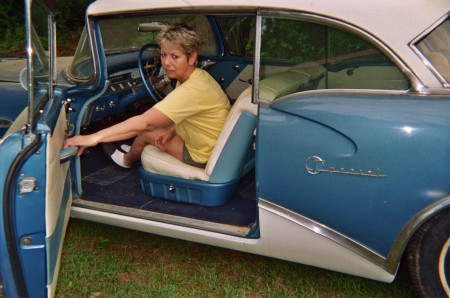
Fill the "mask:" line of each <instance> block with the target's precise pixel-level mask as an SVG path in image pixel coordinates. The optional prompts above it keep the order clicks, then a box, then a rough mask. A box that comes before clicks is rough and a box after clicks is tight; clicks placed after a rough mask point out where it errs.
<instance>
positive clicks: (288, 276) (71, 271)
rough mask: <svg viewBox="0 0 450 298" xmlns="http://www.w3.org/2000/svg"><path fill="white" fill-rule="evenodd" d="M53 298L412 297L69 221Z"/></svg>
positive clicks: (399, 287) (403, 288)
mask: <svg viewBox="0 0 450 298" xmlns="http://www.w3.org/2000/svg"><path fill="white" fill-rule="evenodd" d="M56 294H57V297H364V298H366V297H383V298H384V297H408V298H410V297H414V292H413V291H412V289H411V287H410V285H409V284H408V280H407V278H406V274H404V273H401V274H400V276H399V278H398V279H397V280H396V281H395V282H394V283H393V284H384V283H380V282H376V281H372V280H367V279H363V278H358V277H354V276H349V275H345V274H340V273H336V272H331V271H327V270H322V269H318V268H313V267H310V266H305V265H300V264H295V263H291V262H286V261H280V260H276V259H272V258H267V257H262V256H257V255H252V254H247V253H242V252H237V251H233V250H227V249H222V248H217V247H213V246H207V245H202V244H197V243H193V242H188V241H182V240H177V239H171V238H167V237H161V236H157V235H151V234H146V233H141V232H136V231H131V230H126V229H121V228H116V227H111V226H106V225H101V224H96V223H91V222H87V221H81V220H76V219H71V221H70V223H69V228H68V231H67V236H66V240H65V244H64V251H63V257H62V265H61V272H60V275H59V280H58V288H57V293H56Z"/></svg>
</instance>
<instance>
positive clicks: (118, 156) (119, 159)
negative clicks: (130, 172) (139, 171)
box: [111, 150, 130, 169]
mask: <svg viewBox="0 0 450 298" xmlns="http://www.w3.org/2000/svg"><path fill="white" fill-rule="evenodd" d="M124 156H125V154H124V153H122V152H120V151H119V150H116V151H114V153H113V154H112V155H111V159H112V160H113V161H114V162H115V163H116V164H117V165H119V166H121V167H122V168H127V169H128V168H130V167H129V166H126V165H125V164H124V163H123V158H124Z"/></svg>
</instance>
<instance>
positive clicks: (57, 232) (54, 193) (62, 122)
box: [45, 108, 72, 287]
mask: <svg viewBox="0 0 450 298" xmlns="http://www.w3.org/2000/svg"><path fill="white" fill-rule="evenodd" d="M66 126H67V117H66V112H65V109H64V108H63V109H62V110H61V112H60V115H59V117H58V121H57V123H56V127H55V129H54V131H53V134H51V135H49V136H48V143H47V157H46V164H47V179H46V184H47V185H46V195H45V198H46V203H45V207H46V210H45V223H46V244H47V247H49V248H52V249H51V250H49V251H48V253H47V268H48V270H47V274H48V275H47V283H48V284H49V285H53V287H54V286H56V282H54V278H55V274H57V271H58V266H59V265H58V264H59V262H60V257H61V247H62V242H63V239H64V233H65V229H66V226H67V223H68V220H69V213H70V206H71V202H72V193H71V187H70V186H71V180H70V175H69V170H68V169H69V165H70V163H69V162H64V163H62V162H61V159H60V152H61V149H62V147H63V144H64V138H65V134H66V129H67V127H66Z"/></svg>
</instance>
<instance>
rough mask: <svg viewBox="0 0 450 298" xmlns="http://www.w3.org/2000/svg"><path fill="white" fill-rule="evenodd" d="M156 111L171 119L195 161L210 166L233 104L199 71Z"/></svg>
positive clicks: (202, 71) (159, 105) (176, 89)
mask: <svg viewBox="0 0 450 298" xmlns="http://www.w3.org/2000/svg"><path fill="white" fill-rule="evenodd" d="M155 108H156V109H158V110H159V111H160V112H162V113H163V114H164V115H166V116H167V117H169V118H170V119H171V120H172V121H173V122H174V123H175V128H176V132H177V134H178V135H179V136H180V137H181V138H182V139H183V140H184V143H185V144H186V148H187V149H188V151H189V154H190V155H191V157H192V159H193V160H194V161H196V162H199V163H206V162H207V161H208V159H209V156H210V155H211V152H212V150H213V148H214V145H215V143H216V140H217V138H218V137H219V134H220V132H221V130H222V127H223V125H224V123H225V120H226V119H227V116H228V112H229V111H230V102H229V100H228V98H227V96H226V95H225V93H224V92H223V90H222V88H221V87H220V86H219V84H218V83H217V82H216V81H215V80H214V78H213V77H211V76H210V75H209V74H208V73H207V72H206V71H204V70H202V69H199V68H196V69H195V70H194V72H192V74H191V76H190V77H189V79H188V80H187V81H186V82H184V83H183V84H178V85H177V87H176V88H175V90H173V91H172V92H170V93H169V94H168V95H167V96H166V98H164V100H162V101H161V102H159V103H158V104H156V105H155Z"/></svg>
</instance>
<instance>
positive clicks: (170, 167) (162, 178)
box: [139, 87, 257, 206]
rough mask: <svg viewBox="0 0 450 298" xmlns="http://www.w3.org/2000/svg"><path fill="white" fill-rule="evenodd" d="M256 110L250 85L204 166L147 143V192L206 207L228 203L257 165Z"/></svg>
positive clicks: (143, 174)
mask: <svg viewBox="0 0 450 298" xmlns="http://www.w3.org/2000/svg"><path fill="white" fill-rule="evenodd" d="M256 113H257V106H256V105H255V104H253V103H252V102H251V87H249V88H248V89H246V90H245V91H244V92H242V94H241V95H240V96H239V97H238V99H237V100H236V102H235V103H234V105H233V106H232V108H231V110H230V112H229V114H228V117H227V120H226V122H225V124H224V127H223V129H222V132H221V133H220V135H219V138H218V139H217V142H216V144H215V146H214V149H213V151H212V153H211V157H210V159H209V161H208V163H207V164H206V167H205V168H204V169H202V168H197V167H194V166H191V165H187V164H185V163H183V162H182V161H180V160H178V159H176V158H175V157H173V156H171V155H170V154H167V153H165V152H162V151H160V150H159V149H158V148H156V147H155V146H152V145H148V146H146V147H145V148H144V151H143V152H142V156H141V162H142V166H141V167H140V169H139V175H140V177H141V185H142V189H143V191H144V193H146V194H148V195H150V196H152V197H157V198H162V199H166V200H173V201H178V202H185V203H191V204H198V205H203V206H219V205H222V204H224V203H226V202H227V201H228V200H230V199H231V197H232V195H233V193H234V191H235V190H236V188H237V186H238V183H239V180H240V178H241V177H242V176H243V175H244V174H246V173H247V172H248V171H249V170H251V169H252V168H253V166H254V150H253V142H254V131H255V128H256Z"/></svg>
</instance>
